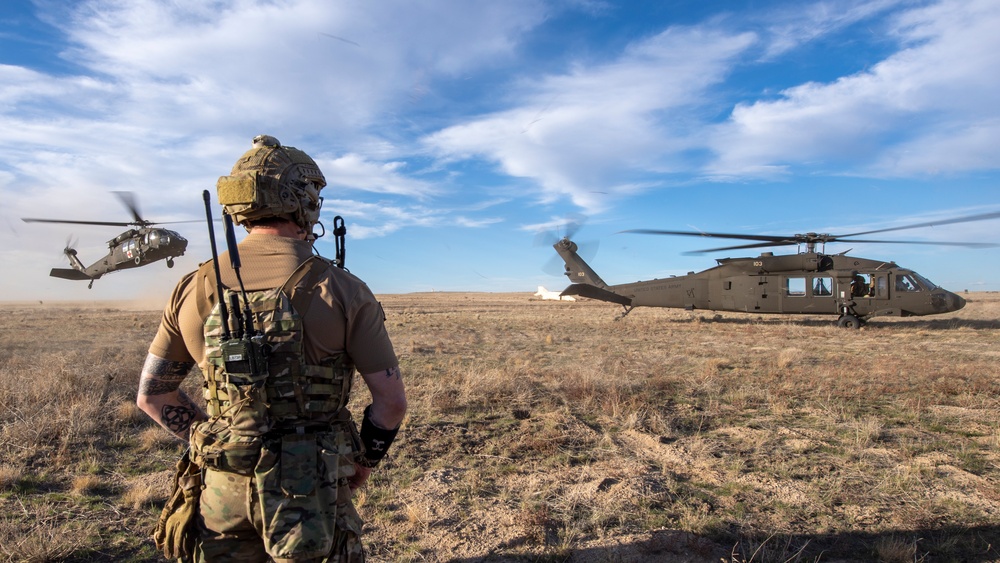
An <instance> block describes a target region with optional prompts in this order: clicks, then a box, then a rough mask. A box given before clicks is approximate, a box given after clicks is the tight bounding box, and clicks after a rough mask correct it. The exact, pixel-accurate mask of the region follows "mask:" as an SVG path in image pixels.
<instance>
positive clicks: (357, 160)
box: [316, 153, 440, 199]
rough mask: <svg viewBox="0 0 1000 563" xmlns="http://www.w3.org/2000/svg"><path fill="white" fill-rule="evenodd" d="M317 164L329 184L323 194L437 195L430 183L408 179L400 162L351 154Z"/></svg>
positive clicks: (318, 161)
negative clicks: (355, 192) (339, 191)
mask: <svg viewBox="0 0 1000 563" xmlns="http://www.w3.org/2000/svg"><path fill="white" fill-rule="evenodd" d="M316 162H317V164H319V165H320V169H321V170H323V173H324V175H325V176H326V177H327V182H328V183H329V185H328V186H327V188H326V189H325V190H324V194H325V193H328V192H330V191H333V190H340V189H342V188H348V189H355V190H363V191H366V192H371V193H381V194H395V195H403V196H409V197H414V198H418V199H424V198H426V197H428V196H431V195H434V194H436V193H439V192H440V189H438V188H437V187H435V186H434V185H433V184H431V183H429V182H423V181H420V180H415V179H412V178H409V177H407V176H406V175H405V168H406V164H405V163H403V162H373V161H371V160H368V159H366V158H365V157H364V156H362V155H359V154H354V153H349V154H345V155H344V156H341V157H338V158H333V159H322V158H319V159H317V161H316Z"/></svg>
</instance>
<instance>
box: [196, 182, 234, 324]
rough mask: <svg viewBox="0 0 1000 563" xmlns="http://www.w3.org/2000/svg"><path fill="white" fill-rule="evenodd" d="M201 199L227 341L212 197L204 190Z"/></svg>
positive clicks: (226, 314)
mask: <svg viewBox="0 0 1000 563" xmlns="http://www.w3.org/2000/svg"><path fill="white" fill-rule="evenodd" d="M201 195H202V198H203V199H204V200H205V218H206V219H207V220H208V240H209V242H210V243H212V263H213V264H214V265H215V290H216V292H217V293H218V296H219V312H220V313H221V314H222V338H223V340H229V339H230V338H232V334H231V333H230V332H229V309H228V308H227V307H226V299H225V291H223V289H222V275H221V274H219V252H218V250H216V248H215V228H214V227H213V226H212V223H213V219H212V196H211V195H209V193H208V190H204V191H203V192H202V193H201Z"/></svg>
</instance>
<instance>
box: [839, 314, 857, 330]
mask: <svg viewBox="0 0 1000 563" xmlns="http://www.w3.org/2000/svg"><path fill="white" fill-rule="evenodd" d="M837 326H839V327H840V328H853V329H855V330H857V329H859V328H861V319H859V318H857V317H855V316H854V315H844V316H842V317H840V318H839V319H837Z"/></svg>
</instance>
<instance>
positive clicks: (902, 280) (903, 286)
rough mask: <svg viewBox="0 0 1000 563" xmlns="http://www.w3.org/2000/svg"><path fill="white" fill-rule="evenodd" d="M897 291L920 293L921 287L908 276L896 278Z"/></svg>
mask: <svg viewBox="0 0 1000 563" xmlns="http://www.w3.org/2000/svg"><path fill="white" fill-rule="evenodd" d="M896 291H920V285H919V284H917V282H916V280H915V279H913V278H912V277H910V276H909V275H907V274H902V275H898V276H896Z"/></svg>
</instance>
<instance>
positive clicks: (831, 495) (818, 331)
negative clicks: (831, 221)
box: [0, 293, 1000, 562]
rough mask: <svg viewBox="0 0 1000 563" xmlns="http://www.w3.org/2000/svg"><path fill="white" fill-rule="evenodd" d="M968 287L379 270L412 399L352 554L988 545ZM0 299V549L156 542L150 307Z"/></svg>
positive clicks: (636, 555) (795, 555)
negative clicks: (677, 295) (959, 302)
mask: <svg viewBox="0 0 1000 563" xmlns="http://www.w3.org/2000/svg"><path fill="white" fill-rule="evenodd" d="M967 297H968V298H969V300H970V302H969V305H968V306H967V307H966V309H965V310H963V311H960V312H958V313H955V314H951V315H947V316H941V317H929V318H924V319H888V320H877V321H875V322H872V323H870V324H869V325H868V326H867V327H865V328H864V329H862V330H860V331H847V330H842V329H837V328H836V327H834V326H832V322H831V319H830V318H829V317H797V318H795V317H764V318H760V317H757V316H753V315H738V314H724V315H718V316H716V315H715V314H713V313H698V312H695V313H688V312H684V311H674V310H663V309H637V310H635V311H633V312H632V314H631V315H629V316H628V317H626V318H625V319H624V320H621V321H614V320H613V318H614V317H615V315H616V314H617V312H618V310H616V307H614V306H611V305H607V304H603V303H597V302H588V301H581V302H576V303H559V302H541V301H533V300H530V299H529V297H528V295H527V294H411V295H390V296H383V297H382V303H383V306H384V308H385V310H386V313H387V316H388V321H387V326H388V328H389V331H390V334H391V335H392V337H393V340H394V342H395V343H396V349H397V353H398V354H399V356H400V361H401V366H402V368H403V371H404V377H405V379H406V382H407V389H408V395H409V400H410V412H409V414H408V416H407V420H406V421H405V422H404V429H403V431H402V432H401V433H400V438H399V440H398V443H397V444H396V445H395V446H394V448H393V452H392V456H391V459H390V460H389V461H388V462H387V463H385V464H384V465H383V466H382V467H381V468H380V469H378V470H376V472H375V473H374V474H373V477H372V479H371V481H370V482H369V485H368V487H367V488H366V489H365V490H364V491H363V492H362V493H361V495H362V496H363V503H359V504H360V505H361V506H360V510H361V512H362V515H363V516H364V517H365V519H366V528H365V530H366V537H365V542H366V546H367V549H368V552H369V559H370V560H371V561H375V562H379V561H462V562H474V561H568V560H572V561H584V562H596V561H644V560H656V559H657V558H659V559H661V560H668V561H716V562H717V561H720V560H725V561H731V562H737V561H739V562H749V561H755V562H756V561H819V560H823V561H828V560H840V561H877V560H880V561H937V560H965V561H989V560H998V559H1000V553H998V547H997V546H998V545H1000V526H998V524H997V522H998V521H1000V463H998V457H1000V456H998V447H1000V414H998V413H1000V409H998V407H1000V404H998V403H1000V378H998V368H997V365H998V362H997V360H998V357H1000V349H998V348H997V346H996V342H998V341H1000V339H998V337H1000V295H998V294H987V293H983V294H971V295H968V296H967ZM0 313H3V314H2V315H0V423H2V430H0V456H2V457H0V459H2V463H0V560H9V561H26V560H34V561H57V560H73V561H88V560H90V561H107V560H115V561H160V560H162V559H161V558H160V557H159V556H158V555H157V554H156V553H155V550H154V549H153V547H152V544H151V542H150V541H149V539H148V534H149V531H150V530H151V528H152V526H153V524H154V523H155V519H156V517H157V514H158V510H159V507H160V506H162V503H163V502H164V500H165V499H166V495H167V493H168V492H169V483H168V481H167V477H168V476H169V471H170V469H171V468H172V467H173V463H174V461H175V459H176V458H177V456H178V455H179V453H180V451H181V446H180V445H178V444H177V443H176V441H175V440H173V439H172V438H170V436H169V435H167V434H166V432H165V431H163V430H161V429H159V428H158V427H155V426H154V425H152V424H151V423H150V422H149V421H148V420H147V419H146V418H145V417H144V416H143V415H142V413H141V412H139V411H138V410H137V409H136V408H135V406H134V393H135V385H136V383H137V380H138V373H139V370H140V368H141V365H142V361H143V357H144V355H145V349H146V347H147V345H148V343H149V340H150V339H151V338H152V335H153V332H154V331H155V329H156V325H157V322H158V313H156V312H152V311H130V310H123V309H115V308H102V307H86V308H85V307H73V306H52V305H47V306H46V307H44V308H42V307H27V306H12V305H11V306H0ZM186 385H188V386H189V392H190V394H192V396H195V397H197V396H199V393H198V391H197V389H198V383H197V381H195V378H194V377H192V378H189V381H188V382H186ZM369 400H370V398H369V397H368V395H367V391H366V390H365V389H364V388H363V386H361V388H360V389H358V390H357V392H356V394H355V398H354V400H353V402H352V406H353V410H354V412H355V413H358V412H360V410H361V408H362V407H363V406H364V405H365V404H367V402H368V401H369ZM359 500H360V499H359Z"/></svg>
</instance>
